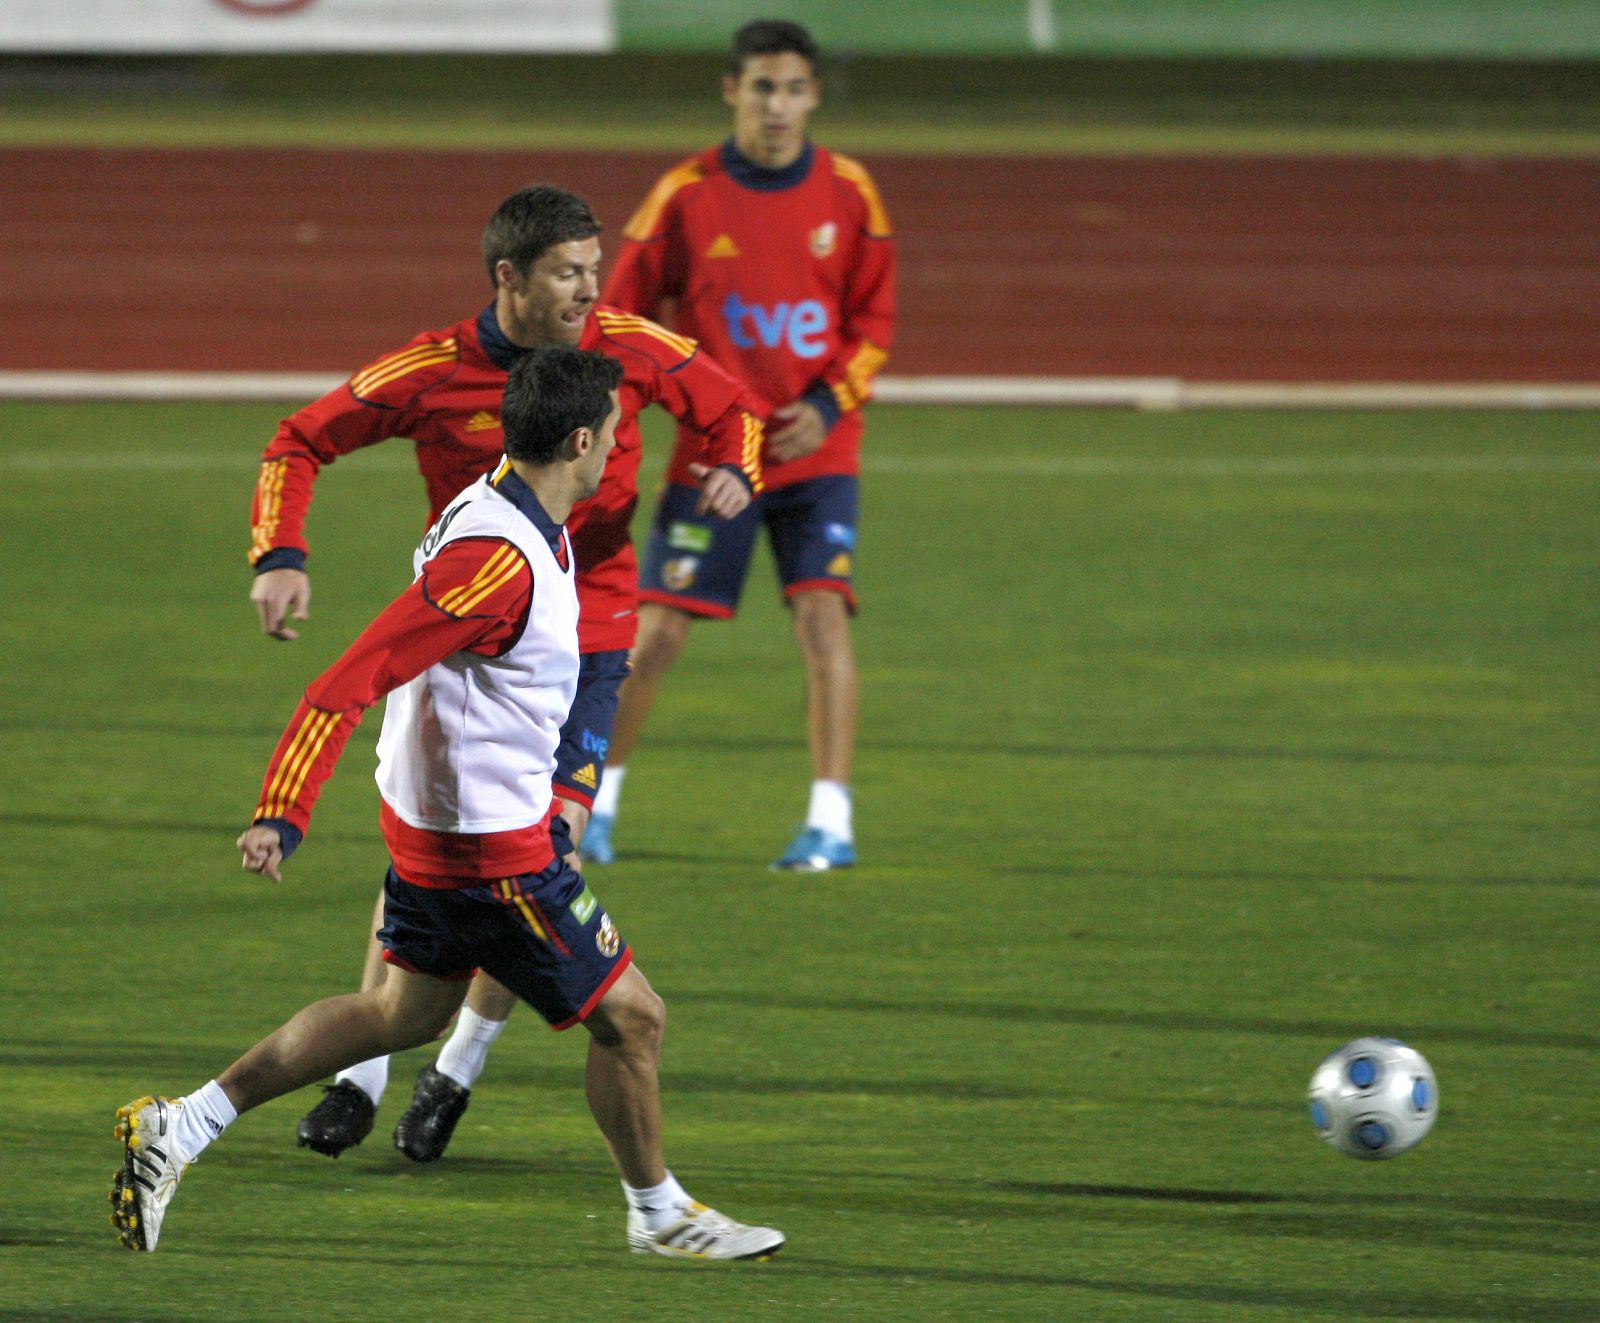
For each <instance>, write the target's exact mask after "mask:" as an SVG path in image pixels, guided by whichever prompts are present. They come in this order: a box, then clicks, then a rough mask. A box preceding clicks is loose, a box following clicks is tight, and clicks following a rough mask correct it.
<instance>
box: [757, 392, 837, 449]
mask: <svg viewBox="0 0 1600 1323" xmlns="http://www.w3.org/2000/svg"><path fill="white" fill-rule="evenodd" d="M827 436H828V424H827V423H825V422H824V421H823V420H822V410H821V409H819V408H817V406H816V405H814V404H807V403H806V402H805V401H804V400H796V401H795V402H794V403H793V404H786V405H784V406H783V408H781V409H778V410H776V411H775V412H774V413H773V415H772V419H771V421H770V422H769V423H768V424H767V454H768V455H769V456H771V457H772V458H773V459H774V460H777V461H779V462H780V463H781V462H786V461H788V460H791V459H802V458H804V457H805V456H806V455H814V454H816V452H817V451H819V450H821V449H822V443H823V442H824V441H825V440H826V439H827Z"/></svg>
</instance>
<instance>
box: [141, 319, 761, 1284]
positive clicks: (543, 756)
mask: <svg viewBox="0 0 1600 1323" xmlns="http://www.w3.org/2000/svg"><path fill="white" fill-rule="evenodd" d="M621 380H622V368H621V365H620V364H619V363H618V362H617V361H616V360H615V359H613V358H608V357H606V356H604V355H601V354H589V353H583V352H581V351H578V350H574V349H570V348H565V347H551V348H546V349H542V350H540V351H539V352H537V353H535V354H533V355H530V356H527V357H525V358H523V359H522V360H521V361H520V362H518V363H516V364H514V365H513V366H512V369H511V372H510V378H509V381H508V383H507V386H506V391H505V399H504V418H505V444H506V454H505V458H504V459H503V460H502V461H501V463H500V464H499V465H498V466H497V467H496V468H495V470H494V472H493V473H492V474H486V475H484V477H482V478H480V479H479V480H478V481H477V482H475V483H473V484H472V485H471V486H470V487H469V488H468V489H467V490H466V491H465V492H463V493H462V494H461V495H460V496H458V497H457V498H456V500H454V501H453V502H452V503H451V504H450V506H449V508H448V509H447V510H446V511H445V513H444V514H443V515H442V516H441V517H440V519H439V521H438V522H437V523H435V524H434V525H433V527H432V528H431V529H430V530H429V532H428V534H427V536H426V537H424V539H423V541H422V545H421V547H419V548H418V550H417V552H416V555H415V557H414V558H413V562H412V564H413V570H414V573H415V575H416V577H415V579H414V580H413V581H412V583H411V585H410V586H409V587H408V588H407V589H406V590H405V591H404V592H403V593H401V594H400V596H399V597H397V598H396V599H395V600H394V601H393V602H392V603H391V604H390V605H389V606H388V607H386V608H385V609H384V610H383V612H381V613H380V614H379V616H378V617H377V619H375V620H374V621H373V622H372V624H371V625H369V626H368V627H367V628H366V629H365V630H364V631H363V632H362V634H361V636H360V637H359V638H358V639H356V641H355V642H354V643H353V644H351V646H350V647H349V648H348V649H347V650H346V651H345V653H344V655H343V656H342V657H340V659H339V660H338V661H337V662H335V663H334V665H333V666H332V667H330V668H329V669H328V670H327V671H326V672H324V673H323V674H322V675H321V676H319V677H318V678H317V679H316V680H314V681H313V682H312V683H311V685H310V687H309V688H308V689H307V690H306V693H305V696H304V697H303V698H302V699H301V701H300V704H299V706H298V707H297V709H296V711H295V714H294V716H293V718H292V719H291V720H290V722H289V725H288V727H287V728H286V729H285V731H284V733H283V735H282V737H281V738H280V739H279V741H278V746H277V749H276V750H275V752H274V754H273V757H272V760H271V762H270V763H269V764H268V768H267V774H266V779H265V781H264V782H263V784H262V795H261V802H260V803H259V805H258V806H257V808H256V811H255V814H254V815H253V819H252V822H251V825H250V826H249V827H248V828H246V829H245V831H244V833H243V834H242V835H241V836H240V837H239V840H238V847H239V850H240V852H241V854H242V855H243V861H244V867H245V868H247V869H249V870H250V871H252V872H256V873H263V874H265V875H266V876H268V877H270V878H271V879H272V880H273V881H275V882H276V881H279V880H281V877H282V874H281V871H280V870H281V866H282V864H283V862H284V860H285V858H286V857H287V856H288V855H290V854H292V853H293V851H294V849H295V848H296V846H297V845H298V844H299V842H300V841H301V839H302V838H303V836H304V833H305V831H306V828H307V826H308V825H309V823H310V818H311V811H312V808H313V806H314V805H315V803H316V799H317V796H318V795H319V794H320V792H321V789H322V785H323V783H324V782H325V781H326V780H327V778H328V776H330V775H331V774H332V772H333V769H334V767H335V765H336V764H337V762H338V758H339V755H340V753H341V752H343V750H344V748H345V746H346V744H347V742H348V740H349V737H350V734H351V732H353V731H354V729H355V728H356V726H357V725H358V724H359V722H360V721H361V717H362V714H363V713H364V712H365V711H366V710H367V709H368V708H369V707H371V706H372V705H373V704H375V703H376V702H377V701H378V700H379V699H380V698H382V697H383V696H384V695H385V694H391V695H392V697H391V698H390V701H389V704H388V707H387V710H386V711H385V713H384V719H383V732H382V735H381V736H380V738H379V740H378V786H379V789H380V791H381V793H382V798H383V813H382V824H383V835H384V840H385V843H386V844H387V846H388V849H389V855H390V858H391V859H392V861H393V862H392V864H391V866H390V868H389V870H388V873H387V875H386V877H385V880H384V894H385V922H384V926H383V928H382V931H381V939H382V942H383V946H384V954H385V958H386V959H387V960H388V961H389V962H390V964H391V966H392V969H391V971H390V974H389V977H388V978H387V979H386V980H385V981H384V982H383V983H382V984H381V985H379V986H376V987H372V988H368V989H365V990H363V991H362V992H359V993H356V994H354V995H349V996H342V997H329V998H325V999H324V1000H322V1001H319V1002H316V1003H314V1004H312V1005H310V1006H307V1007H306V1008H305V1009H303V1010H302V1011H300V1012H299V1013H298V1014H297V1015H295V1016H294V1017H293V1018H292V1019H291V1020H289V1021H288V1022H287V1023H285V1024H284V1025H282V1026H281V1027H280V1028H279V1029H277V1030H276V1031H275V1032H274V1033H272V1034H270V1035H268V1036H267V1037H266V1038H264V1039H262V1040H261V1041H260V1042H259V1043H257V1044H256V1045H255V1046H254V1047H252V1048H251V1049H250V1050H249V1051H248V1052H246V1053H245V1054H244V1055H243V1056H242V1057H240V1058H239V1059H238V1060H237V1061H235V1062H234V1063H233V1064H232V1065H231V1066H229V1067H228V1068H227V1069H226V1070H225V1071H223V1072H222V1073H221V1074H220V1075H219V1076H218V1077H217V1078H216V1079H214V1080H211V1081H209V1082H208V1083H206V1084H205V1085H203V1086H202V1087H201V1088H199V1089H196V1090H195V1091H194V1092H193V1093H192V1094H189V1095H187V1096H185V1097H182V1098H179V1099H177V1100H175V1101H170V1100H168V1099H166V1098H158V1097H144V1098H140V1099H138V1100H136V1101H135V1102H132V1103H129V1104H128V1105H127V1106H126V1107H123V1108H121V1109H119V1110H118V1112H117V1121H118V1124H117V1127H116V1133H117V1136H118V1138H120V1139H121V1140H122V1141H123V1160H122V1166H121V1168H120V1170H119V1171H118V1172H117V1175H116V1177H115V1179H114V1181H113V1184H112V1190H111V1200H112V1222H113V1224H114V1225H115V1226H116V1227H117V1229H118V1231H119V1232H120V1234H121V1237H122V1242H123V1244H124V1245H126V1246H127V1247H128V1248H129V1249H133V1250H144V1251H151V1250H154V1249H155V1248H156V1244H157V1241H158V1238H159V1236H160V1234H161V1228H162V1224H163V1222H164V1220H165V1217H166V1213H167V1209H168V1206H169V1204H170V1203H171V1200H172V1196H173V1193H174V1192H175V1190H176V1189H177V1185H178V1182H179V1180H180V1179H182V1177H183V1175H184V1172H185V1170H186V1169H187V1168H188V1166H189V1164H190V1163H192V1162H193V1161H194V1159H195V1158H196V1157H198V1156H199V1154H200V1153H201V1152H202V1151H203V1150H204V1149H205V1148H206V1147H207V1146H208V1145H210V1144H211V1143H212V1141H214V1140H215V1139H217V1138H219V1137H220V1136H221V1134H222V1133H223V1131H224V1130H225V1129H226V1128H227V1127H228V1126H229V1125H230V1124H232V1122H233V1121H234V1120H235V1119H237V1117H238V1115H239V1114H240V1113H242V1112H245V1111H248V1110H249V1109H250V1108H252V1107H257V1106H259V1105H260V1104H262V1103H264V1102H267V1101H269V1100H270V1099H272V1098H276V1097H280V1096H281V1095H283V1094H285V1093H288V1092H290V1091H291V1090H293V1089H298V1088H302V1087H304V1086H305V1085H306V1084H309V1083H310V1082H311V1081H312V1080H314V1079H317V1078H318V1077H319V1076H321V1075H324V1074H326V1073H327V1072H328V1071H329V1070H332V1069H335V1068H337V1067H338V1066H340V1065H343V1064H347V1063H350V1062H354V1061H358V1060H360V1059H361V1058H362V1057H365V1056H367V1055H369V1054H370V1053H373V1052H387V1051H392V1050H399V1049H402V1048H406V1047H414V1046H416V1045H418V1044H421V1043H425V1042H427V1041H428V1040H429V1039H431V1038H432V1037H433V1036H434V1035H435V1034H436V1033H438V1032H439V1031H440V1030H441V1029H442V1028H443V1027H444V1026H445V1025H446V1024H447V1023H448V1022H449V1019H450V1016H451V1015H452V1014H453V1013H454V1012H455V1010H456V1008H457V1007H458V1006H459V1005H460V1004H461V1000H462V997H463V995H464V993H465V984H466V980H467V979H468V978H470V977H471V975H472V972H473V971H474V969H475V968H476V967H478V966H480V965H481V966H484V967H486V968H490V969H493V970H494V971H495V972H496V973H497V974H498V975H499V977H500V978H501V979H503V980H504V981H505V982H506V983H507V984H509V985H510V986H512V987H514V988H516V989H517V992H518V994H519V995H520V996H522V997H523V998H524V999H526V1000H527V1001H528V1002H529V1004H530V1005H532V1006H534V1007H535V1008H537V1009H538V1011H539V1012H540V1014H542V1015H543V1016H544V1017H545V1018H546V1019H547V1020H549V1022H550V1024H551V1026H552V1027H554V1028H556V1029H565V1028H568V1027H570V1026H571V1025H574V1024H580V1023H581V1024H583V1025H584V1026H585V1027H586V1028H587V1029H588V1030H589V1033H590V1038H589V1058H588V1065H587V1068H586V1071H585V1081H584V1082H585V1091H586V1093H587V1096H588V1100H589V1107H590V1111H591V1112H592V1113H593V1116H594V1119H595V1121H596V1123H597V1124H598V1125H599V1127H600V1130H601V1133H602V1134H603V1135H604V1136H605V1139H606V1141H607V1143H608V1144H609V1146H610V1148H611V1153H612V1157H613V1159H614V1161H615V1162H616V1166H617V1170H618V1172H619V1173H620V1174H621V1176H622V1182H623V1191H624V1193H625V1195H626V1197H627V1201H628V1222H627V1237H628V1247H629V1248H630V1249H631V1250H633V1251H635V1252H636V1253H642V1254H649V1253H656V1254H666V1255H671V1256H675V1257H693V1258H717V1259H744V1258H766V1257H769V1256H770V1255H772V1254H773V1253H775V1252H776V1251H777V1250H779V1249H780V1248H782V1246H783V1236H782V1235H781V1234H780V1233H779V1232H777V1231H774V1230H772V1229H771V1228H768V1227H747V1226H743V1225H741V1224H740V1223H737V1222H734V1221H733V1220H732V1219H730V1218H727V1217H724V1216H722V1215H721V1214H719V1213H717V1212H715V1211H714V1210H712V1209H709V1208H706V1207H705V1206H704V1205H703V1204H699V1203H696V1202H695V1201H694V1200H693V1199H691V1198H690V1197H689V1195H688V1194H687V1193H686V1192H685V1191H684V1190H683V1188H682V1187H681V1186H680V1185H679V1184H678V1182H677V1181H676V1180H674V1179H673V1177H672V1174H671V1173H670V1172H669V1171H668V1170H667V1168H666V1166H665V1165H664V1162H663V1158H662V1149H661V1097H660V1087H659V1080H658V1063H659V1059H660V1050H661V1035H662V1028H663V1024H664V1019H665V1010H664V1007H663V1006H662V1004H661V999H660V998H659V997H658V996H657V995H656V994H655V992H654V990H653V989H652V988H651V987H650V985H649V983H648V982H647V981H646V980H645V977H644V975H643V974H642V973H641V972H640V971H639V968H638V966H637V965H635V964H634V963H633V958H632V957H633V953H632V951H631V950H630V949H629V947H628V946H627V944H626V943H625V942H624V941H623V940H622V938H621V936H620V934H618V932H617V930H616V927H615V925H614V924H613V923H612V921H611V919H610V917H609V915H608V914H607V913H606V912H605V911H604V910H603V909H602V908H601V906H600V904H599V901H598V900H597V899H596V898H595V896H594V894H593V892H591V891H590V890H589V888H588V887H587V886H586V885H585V883H584V880H583V878H582V877H580V876H579V875H578V873H576V872H575V871H574V870H573V869H572V867H571V866H570V864H569V863H568V862H567V860H566V859H564V858H563V857H562V853H561V851H560V849H559V848H558V845H557V842H556V841H555V839H554V836H553V833H552V831H551V823H552V821H553V820H554V819H555V816H556V814H555V807H554V800H553V799H552V796H551V793H550V783H551V776H552V774H553V772H554V770H555V754H556V748H557V746H558V744H559V742H560V727H561V725H562V723H563V722H564V721H565V720H566V717H567V711H568V708H569V707H570V705H571V702H572V699H573V696H574V694H575V693H576V692H577V687H578V668H579V661H578V595H577V589H576V587H575V583H574V580H575V577H576V576H575V573H574V559H575V558H574V556H573V555H572V548H571V543H570V541H569V540H568V537H567V533H566V530H565V529H564V528H563V527H562V523H563V521H565V520H566V518H567V517H568V515H569V514H570V512H571V510H572V507H573V503H574V502H575V501H576V500H579V499H582V498H584V497H586V496H590V495H592V494H593V493H594V491H595V490H596V488H598V487H599V485H600V481H601V474H602V472H603V471H604V468H605V464H606V457H607V454H608V453H609V451H610V450H611V448H612V445H613V442H614V440H615V431H616V427H617V424H618V422H619V420H620V418H621V412H622V411H621V406H620V404H619V402H618V398H617V387H618V386H619V384H620V383H621ZM497 412H498V411H497Z"/></svg>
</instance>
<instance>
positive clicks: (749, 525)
mask: <svg viewBox="0 0 1600 1323" xmlns="http://www.w3.org/2000/svg"><path fill="white" fill-rule="evenodd" d="M859 492H860V484H859V483H858V482H857V480H856V479H855V478H854V477H852V476H850V475H849V474H834V475H831V476H829V477H824V478H810V479H807V480H806V481H805V482H797V483H795V484H794V485H793V486H789V487H780V488H778V490H777V491H769V492H763V493H762V494H761V495H760V496H758V497H756V498H755V500H753V501H751V502H750V505H749V507H748V508H747V509H746V510H744V511H743V513H741V514H739V515H737V516H735V517H734V518H732V519H718V518H716V517H715V516H699V517H697V516H696V515H695V513H694V507H695V502H696V501H698V500H699V498H700V489H699V488H698V487H683V486H679V485H677V484H673V485H671V486H669V487H668V488H667V489H666V491H665V492H663V493H662V496H661V501H660V503H659V504H658V505H657V506H656V514H655V520H654V522H653V524H652V525H651V529H650V543H649V545H648V546H647V547H646V548H645V555H644V566H643V568H642V569H641V570H640V572H639V599H640V600H641V601H645V602H662V603H664V604H666V605H667V606H675V607H677V608H678V609H679V610H682V611H688V612H689V613H690V614H692V615H697V616H710V617H713V618H715V619H720V620H727V619H729V618H731V617H732V616H733V614H734V612H735V610H736V609H737V608H738V605H739V594H740V593H741V592H743V590H744V581H745V576H746V575H747V574H748V573H749V571H750V557H751V554H752V553H753V552H754V551H755V545H756V533H757V531H758V530H759V529H761V528H763V527H764V528H765V529H766V530H767V537H768V539H769V540H770V541H771V543H772V558H773V559H774V560H775V561H776V562H777V565H778V580H779V582H780V583H782V585H783V592H784V596H785V597H793V596H794V595H795V594H796V593H803V592H814V591H817V590H819V589H820V590H822V591H826V592H836V593H840V594H841V595H843V597H844V599H845V602H846V603H847V604H848V606H849V607H850V610H851V612H852V613H854V611H855V609H856V594H855V555H856V508H857V502H858V496H859Z"/></svg>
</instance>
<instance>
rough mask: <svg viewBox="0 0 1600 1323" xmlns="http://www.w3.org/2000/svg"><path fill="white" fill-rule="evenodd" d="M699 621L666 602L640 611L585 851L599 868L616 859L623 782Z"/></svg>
mask: <svg viewBox="0 0 1600 1323" xmlns="http://www.w3.org/2000/svg"><path fill="white" fill-rule="evenodd" d="M694 620H695V617H694V616H692V615H691V614H690V613H689V612H687V611H681V610H679V609H678V608H677V607H675V606H666V605H664V604H663V603H661V602H646V603H644V605H643V606H641V607H640V608H639V633H638V637H637V638H636V639H635V641H634V645H633V651H632V652H631V653H630V654H629V657H628V660H629V671H628V678H627V679H626V680H624V681H623V682H622V690H621V692H620V693H619V694H618V695H617V717H616V723H615V725H614V726H613V727H612V731H611V747H610V749H609V750H608V751H607V754H606V767H605V772H604V773H603V774H602V776H601V778H600V792H599V794H598V795H596V796H595V801H594V814H593V816H592V817H591V818H590V819H589V824H588V836H589V839H590V846H589V848H586V849H585V850H584V857H585V858H587V859H591V860H593V861H594V862H596V863H602V864H605V863H610V862H611V860H612V858H613V851H612V846H611V831H612V824H613V821H614V819H615V818H616V813H617V803H618V800H619V798H620V796H621V793H622V781H623V777H624V776H626V774H627V770H628V767H627V764H628V757H629V755H630V754H632V752H633V749H634V746H635V745H636V744H638V742H639V736H640V735H641V734H642V733H643V732H644V725H645V722H646V721H647V720H648V719H649V716H650V709H651V708H652V707H654V706H655V701H656V693H657V691H658V689H659V688H660V685H661V681H662V678H663V677H664V676H665V675H666V674H667V672H668V671H670V670H671V669H672V667H673V665H674V664H675V663H676V662H677V660H678V656H679V654H680V653H681V652H682V651H683V647H684V644H686V643H687V642H688V641H689V627H690V626H691V625H692V624H693V623H694ZM575 839H576V838H575Z"/></svg>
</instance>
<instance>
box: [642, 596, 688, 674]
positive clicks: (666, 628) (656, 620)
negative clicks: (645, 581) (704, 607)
mask: <svg viewBox="0 0 1600 1323" xmlns="http://www.w3.org/2000/svg"><path fill="white" fill-rule="evenodd" d="M692 623H693V617H692V616H690V615H689V613H688V612H687V611H679V610H677V609H676V608H674V607H670V606H659V605H656V604H654V603H652V604H651V605H650V606H647V607H646V608H645V609H644V611H643V612H642V613H641V614H640V617H639V639H638V642H637V643H635V644H634V647H633V655H632V657H631V659H630V660H631V661H632V664H633V669H634V670H635V671H636V672H639V673H642V674H645V675H659V674H661V673H662V672H664V671H666V670H668V669H670V668H671V666H672V664H673V663H674V662H675V661H677V660H678V654H679V653H680V652H682V651H683V645H684V644H685V643H687V642H688V641H689V626H690V625H691V624H692Z"/></svg>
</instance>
